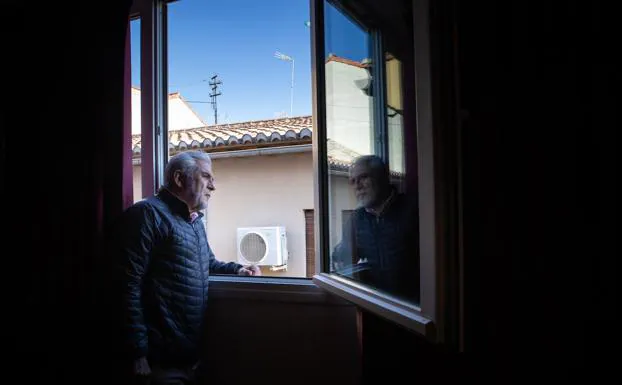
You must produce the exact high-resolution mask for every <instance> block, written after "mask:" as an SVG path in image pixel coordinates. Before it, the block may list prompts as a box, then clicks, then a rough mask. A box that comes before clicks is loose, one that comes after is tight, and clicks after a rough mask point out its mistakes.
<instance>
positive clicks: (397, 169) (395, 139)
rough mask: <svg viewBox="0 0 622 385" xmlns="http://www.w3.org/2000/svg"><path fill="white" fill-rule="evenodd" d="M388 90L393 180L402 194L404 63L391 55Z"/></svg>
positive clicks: (388, 67) (404, 159)
mask: <svg viewBox="0 0 622 385" xmlns="http://www.w3.org/2000/svg"><path fill="white" fill-rule="evenodd" d="M385 58H386V62H385V71H386V75H385V79H386V89H387V91H386V92H387V97H386V101H387V107H386V111H387V131H388V136H389V140H388V142H389V169H390V170H391V180H392V181H393V184H394V185H395V186H396V187H397V188H398V190H399V191H400V192H405V188H406V180H405V176H406V158H405V153H404V110H403V107H402V62H401V61H400V60H399V59H398V58H397V57H395V56H394V55H393V54H391V53H387V54H386V55H385Z"/></svg>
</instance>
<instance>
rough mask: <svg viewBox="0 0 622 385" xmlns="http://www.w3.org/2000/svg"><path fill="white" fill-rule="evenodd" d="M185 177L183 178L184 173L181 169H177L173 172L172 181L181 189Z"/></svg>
mask: <svg viewBox="0 0 622 385" xmlns="http://www.w3.org/2000/svg"><path fill="white" fill-rule="evenodd" d="M185 179H186V178H184V174H182V173H181V171H179V170H177V171H175V172H174V173H173V181H174V182H175V186H177V187H178V188H179V189H182V188H183V187H184V184H185V182H186V180H185Z"/></svg>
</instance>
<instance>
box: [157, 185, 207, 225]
mask: <svg viewBox="0 0 622 385" xmlns="http://www.w3.org/2000/svg"><path fill="white" fill-rule="evenodd" d="M157 196H158V198H160V199H161V200H162V201H163V202H164V203H166V204H167V205H168V206H169V207H170V208H171V211H172V212H173V213H175V214H178V215H179V216H181V217H182V218H184V219H185V220H187V221H188V222H194V221H195V220H196V219H197V218H201V217H203V213H202V212H200V211H197V212H196V213H191V212H190V211H189V210H188V205H187V204H186V202H184V201H182V200H181V199H179V198H178V197H177V195H175V194H173V193H172V192H171V191H169V190H168V189H166V188H164V187H162V188H161V189H160V191H159V192H158V194H157Z"/></svg>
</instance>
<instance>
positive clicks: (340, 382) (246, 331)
mask: <svg viewBox="0 0 622 385" xmlns="http://www.w3.org/2000/svg"><path fill="white" fill-rule="evenodd" d="M308 296H309V295H301V296H300V300H291V299H289V300H288V299H285V300H283V298H281V299H279V298H278V296H268V297H274V298H264V299H257V298H251V299H245V298H231V297H228V296H223V295H219V294H218V293H217V292H216V291H213V292H212V295H211V298H210V303H209V308H210V311H209V313H208V319H207V334H208V341H209V344H208V354H207V362H208V363H209V365H210V366H211V367H213V368H214V370H213V371H211V372H210V378H209V381H210V383H216V384H222V385H226V384H232V385H237V384H246V383H254V382H256V383H269V384H274V385H278V384H284V385H285V384H288V385H289V384H300V385H303V384H310V385H311V384H318V383H321V384H336V385H355V384H359V382H358V381H360V352H359V351H358V343H357V334H356V332H357V330H356V318H355V317H356V308H355V307H354V306H352V305H348V304H347V303H343V302H341V301H337V300H334V299H330V298H328V299H326V300H323V301H322V300H320V301H318V302H315V303H309V302H307V301H305V300H304V299H305V297H308Z"/></svg>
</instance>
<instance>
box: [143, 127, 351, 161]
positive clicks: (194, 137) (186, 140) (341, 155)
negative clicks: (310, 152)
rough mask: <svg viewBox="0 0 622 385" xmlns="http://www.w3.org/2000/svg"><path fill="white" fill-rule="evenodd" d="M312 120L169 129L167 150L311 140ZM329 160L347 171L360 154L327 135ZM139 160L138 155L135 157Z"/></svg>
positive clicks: (240, 146) (237, 147)
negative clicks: (328, 137)
mask: <svg viewBox="0 0 622 385" xmlns="http://www.w3.org/2000/svg"><path fill="white" fill-rule="evenodd" d="M312 130H313V122H312V118H311V116H300V117H294V118H280V119H270V120H258V121H249V122H240V123H235V124H220V125H217V126H205V127H198V128H191V129H185V130H175V131H171V132H169V150H170V151H171V152H177V151H185V150H189V149H192V148H202V149H205V150H207V151H208V152H209V150H210V149H214V148H217V147H223V148H226V147H229V146H231V147H233V146H236V148H235V149H236V150H237V149H242V148H244V146H253V145H256V144H261V143H264V144H265V145H268V146H270V145H272V144H273V145H283V144H284V142H287V141H298V142H301V141H303V142H307V143H311V133H312ZM140 144H141V143H140V135H132V149H133V154H134V158H140V150H141V148H140ZM327 150H328V161H329V164H330V166H331V168H333V169H338V170H343V171H347V170H348V169H349V167H350V165H351V164H352V162H354V160H355V159H356V158H357V157H358V156H360V154H359V153H357V152H355V151H353V150H351V149H349V148H348V147H346V146H344V145H342V144H340V143H337V142H335V141H334V140H331V139H328V142H327ZM136 160H139V159H136Z"/></svg>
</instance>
